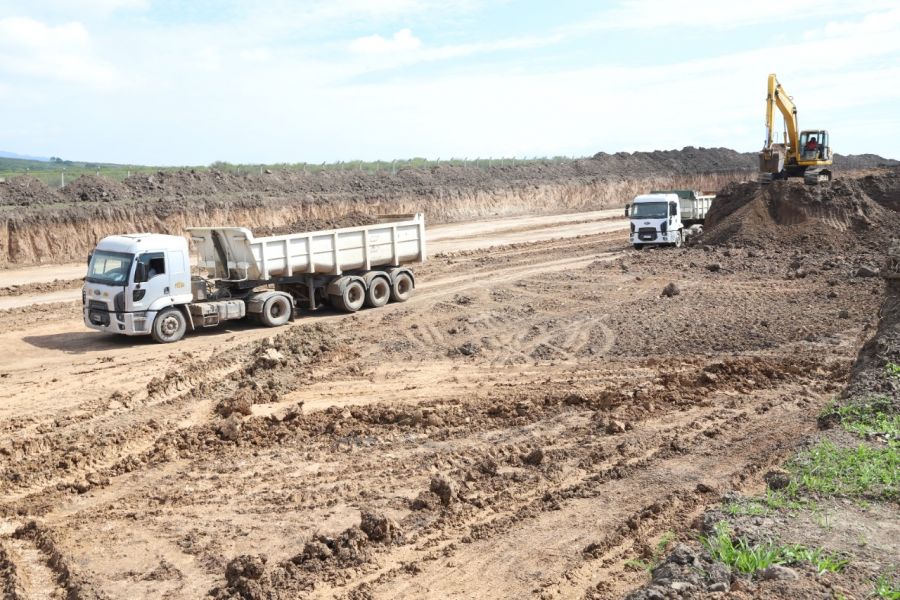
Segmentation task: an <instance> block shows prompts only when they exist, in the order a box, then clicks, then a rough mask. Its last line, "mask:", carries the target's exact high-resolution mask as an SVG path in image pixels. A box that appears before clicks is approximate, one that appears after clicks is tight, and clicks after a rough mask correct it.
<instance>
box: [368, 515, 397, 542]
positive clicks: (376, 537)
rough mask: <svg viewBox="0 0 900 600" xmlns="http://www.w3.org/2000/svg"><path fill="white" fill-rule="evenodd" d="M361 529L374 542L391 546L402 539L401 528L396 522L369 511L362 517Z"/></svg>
mask: <svg viewBox="0 0 900 600" xmlns="http://www.w3.org/2000/svg"><path fill="white" fill-rule="evenodd" d="M359 528H360V529H362V530H363V532H365V534H366V536H367V537H368V538H369V539H370V540H371V541H373V542H384V543H386V544H389V543H391V542H393V541H394V540H396V539H398V538H399V537H400V526H399V525H397V522H396V521H394V520H393V519H390V518H388V517H386V516H384V515H382V514H379V513H374V512H370V511H367V510H364V511H363V512H362V515H361V516H360V523H359Z"/></svg>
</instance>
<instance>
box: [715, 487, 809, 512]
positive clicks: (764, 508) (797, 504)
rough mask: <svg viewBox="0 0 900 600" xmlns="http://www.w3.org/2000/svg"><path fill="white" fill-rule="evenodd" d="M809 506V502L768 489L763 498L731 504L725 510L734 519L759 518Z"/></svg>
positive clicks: (748, 499) (747, 499)
mask: <svg viewBox="0 0 900 600" xmlns="http://www.w3.org/2000/svg"><path fill="white" fill-rule="evenodd" d="M808 504H809V502H807V501H801V500H795V499H793V498H791V497H789V496H787V495H786V494H783V493H781V492H776V491H774V490H771V489H767V490H766V495H765V497H763V498H746V499H742V500H738V501H737V502H729V503H728V504H726V505H725V506H724V509H723V510H724V511H725V512H726V513H728V514H729V515H730V516H732V517H744V516H749V517H759V516H765V515H767V514H769V513H770V512H772V511H777V510H782V509H787V510H800V509H801V508H804V507H806V505H808Z"/></svg>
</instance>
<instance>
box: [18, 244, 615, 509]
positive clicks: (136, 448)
mask: <svg viewBox="0 0 900 600" xmlns="http://www.w3.org/2000/svg"><path fill="white" fill-rule="evenodd" d="M576 239H577V238H576ZM570 241H571V240H570ZM565 246H566V241H565V240H564V241H562V242H560V243H558V244H556V243H554V244H553V246H552V247H563V248H564V247H565ZM595 257H596V253H593V254H591V255H587V256H578V257H574V258H571V257H570V258H564V259H559V260H553V261H550V262H547V263H545V264H543V265H535V264H533V263H531V264H529V261H528V260H527V259H524V260H520V261H518V262H516V263H513V264H504V265H501V266H499V267H498V266H493V265H492V266H490V267H487V268H483V269H481V270H479V271H476V272H475V273H467V275H466V276H463V277H459V276H455V275H452V276H450V277H448V278H443V279H436V280H433V281H432V282H429V285H428V286H423V287H425V288H426V289H428V292H427V293H421V292H420V293H418V294H416V295H415V296H414V297H413V298H412V299H411V300H410V301H408V302H407V303H406V304H404V305H393V306H391V307H389V309H394V310H397V309H401V310H402V309H403V308H404V307H405V306H415V305H417V304H421V303H423V302H427V301H428V299H429V298H436V297H441V296H444V295H448V294H452V293H455V292H460V291H465V290H466V289H469V288H471V287H476V288H478V287H486V286H489V285H490V283H497V282H498V281H514V280H516V279H518V278H522V277H527V276H529V275H531V274H533V273H536V272H546V270H548V269H549V270H564V269H569V268H571V265H573V264H582V263H585V264H586V263H588V262H591V261H593V260H594V258H595ZM613 257H614V256H613ZM521 262H525V263H526V264H525V265H524V266H522V265H521V264H520V263H521ZM448 266H449V265H448ZM477 277H487V278H489V282H490V283H489V284H485V283H481V282H479V281H477V280H473V278H477ZM382 310H384V309H382ZM353 317H354V315H327V316H325V317H322V318H316V317H313V318H312V320H314V321H315V322H320V321H332V320H335V319H337V320H346V319H348V318H353ZM300 323H301V324H302V323H303V321H302V320H301V321H300ZM291 327H292V326H289V328H291ZM251 331H253V330H251ZM280 331H281V330H279V331H274V332H271V331H265V330H263V331H259V330H257V331H256V333H255V334H254V335H251V336H247V337H249V338H251V339H250V340H248V341H247V342H239V343H238V344H237V347H236V348H233V349H231V350H230V351H229V354H228V355H224V353H219V354H216V355H214V356H213V357H211V358H210V359H207V360H204V361H192V363H190V364H189V365H188V366H187V367H183V366H182V367H175V368H173V369H171V370H170V371H169V372H168V373H167V374H166V375H165V376H164V377H162V378H161V380H159V381H158V383H155V381H156V380H155V381H151V382H149V383H148V384H147V395H146V398H138V399H136V398H135V397H134V395H133V397H132V398H131V399H129V400H128V402H127V403H128V405H129V408H128V409H127V410H126V411H124V412H120V411H119V410H118V409H115V410H109V409H108V408H106V409H105V410H104V409H103V408H100V407H108V406H109V405H110V402H113V403H115V404H117V405H119V404H122V400H124V398H117V397H110V398H108V399H104V400H98V401H94V402H91V403H88V405H87V406H84V407H82V408H81V409H79V411H78V413H79V414H78V416H76V417H69V418H64V419H62V420H59V419H55V420H54V422H53V423H52V425H51V427H50V430H49V431H48V430H47V424H46V423H40V422H38V423H32V424H31V425H30V426H28V427H27V428H26V429H24V430H22V431H19V432H17V433H18V435H13V436H10V438H9V440H8V441H7V442H6V444H7V446H6V451H5V452H3V453H0V468H2V467H3V466H4V463H6V465H5V466H6V468H7V472H8V476H7V477H6V478H5V481H4V483H0V490H2V489H3V488H4V487H5V488H6V492H5V493H4V502H5V503H9V502H14V503H15V502H18V501H21V500H23V499H26V498H28V497H35V496H38V495H40V493H41V491H42V490H45V489H48V488H56V487H59V486H60V485H62V486H64V487H67V488H71V489H74V490H76V491H78V492H79V493H83V491H85V490H87V489H90V488H91V487H93V486H96V485H103V483H104V481H105V478H106V477H107V476H105V475H101V474H100V473H103V472H104V471H108V470H109V469H111V468H113V467H114V466H115V465H117V464H122V463H123V462H127V461H128V460H129V458H131V457H140V456H141V455H143V454H146V453H147V452H148V451H150V450H151V449H152V448H153V446H154V445H155V444H157V443H158V442H159V440H160V439H161V438H162V437H164V436H165V435H166V434H168V433H169V432H170V429H169V428H170V427H171V425H167V424H171V423H172V422H173V421H180V422H182V423H184V424H190V423H193V422H196V421H198V420H203V418H204V417H207V416H210V415H211V408H212V405H213V403H214V401H212V400H210V401H204V402H198V400H197V398H198V397H200V396H202V395H204V394H208V393H209V392H210V391H211V390H210V389H208V388H210V387H214V386H215V385H216V383H217V382H222V381H225V380H228V378H229V377H231V376H232V375H234V374H235V373H236V372H237V371H239V370H240V369H241V368H242V366H243V362H242V359H241V358H239V357H240V356H243V355H246V354H247V353H248V352H249V350H248V348H250V347H252V345H253V344H254V341H253V340H252V338H259V337H262V336H265V335H272V334H273V333H274V334H277V333H279V332H280ZM223 356H227V357H226V358H223ZM223 362H225V363H226V364H225V365H224V366H223V365H222V363H223ZM121 366H122V365H119V367H121ZM158 379H159V378H157V380H158ZM151 388H152V389H151ZM185 390H187V391H185ZM138 396H140V395H139V394H138ZM86 409H87V410H86ZM91 409H93V410H91ZM98 409H99V411H100V412H99V414H98V412H97V411H98ZM176 426H177V427H181V426H182V425H176ZM81 432H85V433H84V434H82V433H81ZM88 432H90V433H88ZM30 434H33V435H30ZM87 435H90V436H91V439H92V441H91V444H90V451H89V453H88V454H87V455H86V456H82V457H81V458H78V456H79V454H83V453H74V454H73V452H72V449H73V448H74V447H76V446H77V445H78V444H79V443H80V441H79V440H81V439H84V437H85V436H87ZM32 439H34V440H36V441H35V442H31V441H30V440H32ZM103 440H105V441H103ZM13 465H14V466H13ZM23 474H24V477H23ZM29 476H30V478H29ZM13 489H14V490H15V491H14V492H13V491H12V490H13ZM0 510H2V507H0Z"/></svg>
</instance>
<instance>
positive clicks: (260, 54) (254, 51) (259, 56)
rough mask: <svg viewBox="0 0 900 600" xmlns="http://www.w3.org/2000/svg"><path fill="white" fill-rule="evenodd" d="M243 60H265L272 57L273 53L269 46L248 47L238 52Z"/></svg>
mask: <svg viewBox="0 0 900 600" xmlns="http://www.w3.org/2000/svg"><path fill="white" fill-rule="evenodd" d="M238 56H240V57H241V59H242V60H245V61H246V62H251V63H260V62H265V61H267V60H269V59H271V58H272V53H271V52H269V50H268V49H267V48H246V49H244V50H241V51H240V52H239V53H238Z"/></svg>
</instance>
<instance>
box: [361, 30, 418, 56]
mask: <svg viewBox="0 0 900 600" xmlns="http://www.w3.org/2000/svg"><path fill="white" fill-rule="evenodd" d="M421 46H422V40H420V39H419V38H417V37H416V36H414V35H413V33H412V31H410V30H409V29H401V30H400V31H398V32H397V33H395V34H394V35H393V36H391V37H390V38H384V37H381V36H380V35H377V34H376V35H370V36H367V37H361V38H357V39H355V40H353V41H352V42H350V46H349V48H350V51H351V52H355V53H357V54H393V53H398V52H409V51H411V50H417V49H418V48H420V47H421Z"/></svg>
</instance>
